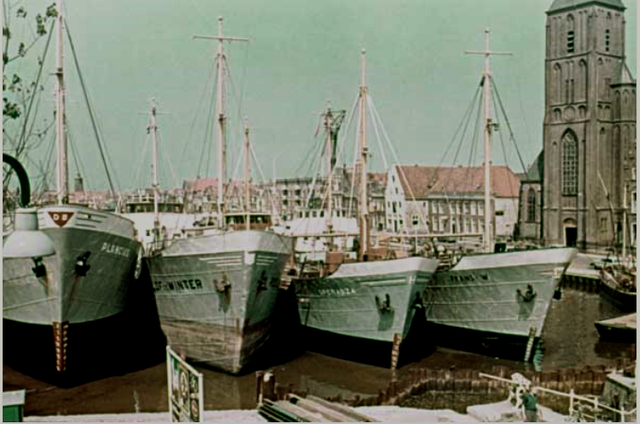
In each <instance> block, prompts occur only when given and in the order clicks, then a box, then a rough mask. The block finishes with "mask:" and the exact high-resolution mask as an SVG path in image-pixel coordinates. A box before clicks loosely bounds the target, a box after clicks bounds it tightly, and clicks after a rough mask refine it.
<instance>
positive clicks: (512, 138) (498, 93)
mask: <svg viewBox="0 0 640 424" xmlns="http://www.w3.org/2000/svg"><path fill="white" fill-rule="evenodd" d="M491 85H492V86H493V88H494V90H495V92H496V97H497V99H498V104H499V105H500V109H501V110H502V114H503V115H504V119H505V121H506V123H507V128H508V129H509V136H510V137H511V140H512V141H513V145H514V146H515V148H516V153H517V154H518V159H519V160H520V165H521V166H522V170H523V171H524V174H525V175H526V177H527V179H528V178H529V171H528V170H527V168H526V166H525V164H524V160H523V159H522V155H521V154H520V149H519V148H518V143H516V138H515V137H514V135H513V130H512V128H511V124H510V123H509V119H508V118H507V113H506V112H505V108H504V105H503V104H502V99H501V98H500V92H499V91H498V85H497V84H496V83H495V82H494V81H493V78H491Z"/></svg>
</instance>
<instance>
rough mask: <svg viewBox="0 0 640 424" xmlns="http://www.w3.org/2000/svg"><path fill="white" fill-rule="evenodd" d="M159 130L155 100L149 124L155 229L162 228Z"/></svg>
mask: <svg viewBox="0 0 640 424" xmlns="http://www.w3.org/2000/svg"><path fill="white" fill-rule="evenodd" d="M157 129H158V126H157V125H156V101H155V99H151V122H150V123H149V132H151V137H152V139H153V157H152V159H151V160H152V162H151V169H152V173H153V180H152V181H153V182H152V187H153V228H154V229H156V230H157V229H158V228H160V212H159V210H158V201H159V197H160V193H159V191H160V184H159V182H158V138H157Z"/></svg>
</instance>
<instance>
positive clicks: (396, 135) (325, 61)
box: [12, 0, 638, 189]
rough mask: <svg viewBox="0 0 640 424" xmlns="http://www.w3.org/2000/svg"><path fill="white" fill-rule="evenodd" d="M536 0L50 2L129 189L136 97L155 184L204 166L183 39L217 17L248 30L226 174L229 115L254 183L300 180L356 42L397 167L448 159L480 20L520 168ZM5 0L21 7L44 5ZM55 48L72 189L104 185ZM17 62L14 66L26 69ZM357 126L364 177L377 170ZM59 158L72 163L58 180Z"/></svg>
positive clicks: (631, 34)
mask: <svg viewBox="0 0 640 424" xmlns="http://www.w3.org/2000/svg"><path fill="white" fill-rule="evenodd" d="M551 2H552V0H526V1H513V0H482V1H481V0H446V1H445V0H441V1H435V0H349V1H344V0H323V1H306V0H234V1H230V0H225V1H222V0H109V1H104V0H67V1H66V2H65V8H66V19H67V22H68V25H69V29H70V32H71V35H72V38H73V42H74V45H75V49H76V51H77V54H78V60H79V61H80V67H81V69H82V74H83V77H84V79H85V83H86V85H87V87H88V90H89V94H90V97H91V99H92V103H93V106H94V108H95V110H96V111H97V115H98V121H99V125H100V128H101V133H102V136H103V138H104V141H105V143H106V146H107V152H108V156H109V159H110V170H111V172H112V173H113V175H114V180H115V182H116V188H117V189H134V188H140V187H148V186H150V181H151V169H150V147H149V141H148V140H149V137H148V135H147V132H146V127H147V124H148V119H149V108H150V107H149V103H150V99H151V98H155V101H156V103H157V105H158V111H159V113H160V114H159V116H158V127H159V134H160V145H161V147H160V151H161V155H160V156H161V158H160V159H161V166H160V171H161V172H160V179H161V186H162V187H163V188H170V187H177V186H181V185H182V181H183V180H185V179H194V178H196V176H211V177H213V176H215V174H216V168H215V156H214V155H213V154H214V153H215V145H214V140H215V139H214V138H213V136H211V135H210V134H211V133H210V131H209V132H207V130H206V128H207V121H206V117H207V116H210V115H211V111H210V107H209V105H210V103H211V99H212V84H211V83H208V81H210V79H211V75H212V67H213V59H214V55H215V48H216V44H215V43H214V42H213V41H205V40H194V39H193V38H192V36H193V35H195V34H203V35H206V34H209V35H214V34H216V33H217V18H218V16H223V17H224V32H225V35H231V36H237V37H248V38H249V39H250V42H249V43H248V44H246V43H231V44H225V49H226V52H227V54H228V57H229V63H230V66H231V74H232V82H233V87H234V90H233V93H232V94H230V95H229V100H230V103H229V104H230V106H229V115H230V119H231V121H230V122H231V125H230V129H229V138H230V146H229V149H230V160H229V164H228V167H229V170H230V171H229V173H230V175H233V170H234V168H235V163H236V157H237V154H235V153H233V152H235V151H236V150H237V146H239V145H240V144H239V143H241V140H242V134H241V132H240V126H239V124H238V122H239V121H237V120H235V121H234V119H237V117H238V116H246V117H247V119H248V122H249V126H250V128H251V140H252V143H253V145H254V149H255V151H256V156H257V158H258V162H259V165H260V168H261V169H262V171H263V174H264V176H265V178H272V177H273V176H274V175H275V176H277V177H278V178H281V177H293V176H303V175H309V169H310V167H309V166H308V162H306V161H305V160H306V158H307V157H308V156H309V154H310V152H311V151H313V148H314V145H315V144H316V143H317V141H318V139H317V137H315V134H316V129H317V126H318V123H319V121H320V113H321V112H322V111H323V110H324V109H325V108H326V105H327V100H331V104H332V106H333V107H334V108H335V109H347V110H350V109H351V107H352V105H353V103H354V100H355V99H356V97H357V95H358V89H359V85H360V60H361V58H360V51H361V49H362V48H366V51H367V85H368V88H369V94H370V95H371V98H372V100H373V102H374V104H375V106H376V109H377V111H378V112H379V115H380V117H381V118H382V122H383V124H384V128H385V130H386V132H387V133H388V135H389V138H390V139H391V142H392V144H393V146H394V147H395V150H396V151H397V154H398V158H399V162H400V163H402V164H424V165H439V164H441V165H443V166H452V165H454V163H453V158H452V155H451V154H449V156H447V157H446V158H445V159H443V155H444V153H445V151H446V150H447V147H448V146H449V145H450V143H452V139H453V138H454V133H455V131H456V129H457V128H458V127H459V125H460V124H461V121H462V117H463V115H464V114H465V111H466V110H467V108H468V107H469V104H470V101H471V99H472V97H473V95H474V93H475V91H476V89H477V86H478V83H479V81H480V77H481V74H482V66H483V58H482V56H472V55H465V54H464V51H465V50H481V49H483V47H484V40H483V37H484V30H485V28H490V30H491V48H492V50H496V51H508V52H512V53H513V55H512V56H496V57H494V58H493V59H492V63H491V67H492V73H493V77H494V79H495V81H496V82H497V84H498V89H499V93H500V96H501V98H502V101H503V104H504V105H505V107H506V109H507V116H508V119H509V122H510V124H511V126H512V128H513V131H514V135H515V139H516V142H517V146H518V148H519V150H520V152H521V154H522V158H523V161H524V162H525V163H526V164H527V165H528V164H530V163H531V162H532V161H533V160H534V159H535V157H536V156H537V154H538V153H539V152H540V150H541V148H542V119H543V111H544V73H543V72H544V43H545V22H546V15H545V11H546V10H547V8H548V7H549V6H550V4H551ZM12 4H13V3H12ZM16 4H23V5H24V6H25V7H26V8H27V9H28V10H33V11H34V13H35V11H36V10H43V9H44V6H45V5H48V4H50V1H43V0H31V1H20V0H16ZM625 5H626V6H627V10H626V13H625V16H626V20H627V27H626V44H627V56H628V59H627V63H628V65H629V68H630V70H631V72H632V74H633V75H634V76H635V75H637V72H636V69H637V68H636V63H637V57H636V53H637V46H636V41H635V40H636V38H637V35H636V23H637V13H638V12H637V5H636V4H635V1H631V0H626V1H625ZM65 49H66V52H65V59H66V67H67V103H68V112H67V114H68V119H69V123H70V131H71V135H72V144H73V148H74V151H76V152H77V157H78V163H79V165H78V167H79V168H80V171H81V173H82V175H83V177H84V179H85V186H86V187H88V188H90V189H101V188H106V187H107V178H106V174H105V172H104V170H103V168H102V166H101V164H100V160H99V153H98V148H97V145H96V142H95V140H94V137H93V134H92V130H91V125H90V121H89V119H88V115H87V113H86V107H85V104H84V101H83V98H82V92H81V90H80V88H79V83H78V79H77V76H76V73H75V70H74V69H73V64H72V60H71V59H72V56H71V52H70V50H69V47H68V46H67V47H65ZM27 59H28V57H27V58H25V61H26V60H27ZM51 59H52V55H51V54H50V57H49V58H48V59H47V61H48V62H49V63H50V65H49V66H48V68H46V69H48V72H47V74H48V77H47V84H48V85H47V88H46V89H45V91H44V96H45V97H44V99H43V101H42V107H41V112H42V113H41V116H40V117H39V118H38V119H40V120H41V121H42V122H43V121H44V120H47V119H48V120H49V121H50V120H51V109H52V107H53V97H52V92H53V77H52V76H51V75H50V73H51V72H52V70H53V61H51ZM18 66H20V67H24V68H23V69H28V67H29V65H28V63H26V62H25V63H22V64H19V65H18ZM49 87H50V88H49ZM46 96H50V97H48V98H47V97H46ZM502 128H503V129H502V130H501V131H502V133H503V134H502V135H503V137H506V135H507V133H506V131H505V128H506V127H505V126H502ZM352 132H353V131H352ZM370 133H371V135H370V136H369V137H370V140H371V141H370V146H371V148H372V150H373V164H372V170H374V171H382V170H383V168H384V166H383V164H382V162H381V154H380V153H376V147H377V142H375V141H373V138H374V133H373V132H372V130H370ZM208 134H209V135H208ZM494 141H495V142H494V152H493V155H494V159H495V160H494V163H504V157H505V156H506V157H507V162H508V164H509V165H510V166H511V167H512V168H513V169H514V171H516V172H522V166H521V165H520V163H519V161H518V160H517V156H516V154H515V150H514V148H513V146H512V145H511V143H509V142H508V139H507V138H505V143H506V144H507V149H506V154H505V153H503V151H502V149H501V148H500V144H501V143H500V141H499V140H498V139H496V140H494ZM47 143H48V144H47ZM47 143H45V144H43V146H42V147H41V148H40V149H39V150H38V151H37V152H34V154H33V156H34V157H33V158H32V159H31V161H30V162H29V163H28V164H27V170H28V171H30V172H34V173H35V172H37V171H35V170H32V169H30V167H31V168H33V161H35V160H46V158H47V157H48V153H47V152H49V151H50V150H49V148H48V147H47V146H48V145H50V144H51V143H53V136H52V135H51V137H49V139H48V142H47ZM468 143H470V141H469V142H468ZM204 146H207V147H206V149H208V150H205V149H204ZM479 148H480V147H479ZM454 150H455V149H454ZM207 151H209V153H207ZM349 154H350V155H351V153H349ZM468 156H469V155H468V147H466V144H465V145H463V148H462V153H461V154H460V157H459V159H458V163H462V164H465V163H467V162H468V159H467V157H468ZM463 157H464V159H462V158H463ZM476 159H477V160H476V162H477V163H478V164H479V163H480V161H481V159H480V158H479V157H478V158H476ZM344 161H347V159H344ZM348 161H349V162H350V161H351V159H350V158H349V159H348ZM75 162H76V161H75V160H74V159H73V157H72V159H71V161H70V176H71V180H73V176H74V175H75V174H76V172H77V171H76V168H77V166H76V163H75ZM51 181H54V180H53V179H51Z"/></svg>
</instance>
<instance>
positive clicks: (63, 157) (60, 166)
mask: <svg viewBox="0 0 640 424" xmlns="http://www.w3.org/2000/svg"><path fill="white" fill-rule="evenodd" d="M56 9H57V12H58V16H57V17H56V20H57V21H58V23H57V25H56V41H57V48H56V70H55V75H56V85H55V101H56V145H57V168H56V189H57V196H58V204H59V205H65V204H68V203H69V165H68V163H67V137H66V134H65V131H64V121H65V108H64V100H65V99H64V69H63V66H64V61H63V55H62V47H63V41H64V40H63V28H62V25H63V22H64V19H63V16H62V0H57V1H56Z"/></svg>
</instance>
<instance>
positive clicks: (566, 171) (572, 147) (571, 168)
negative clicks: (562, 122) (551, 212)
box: [562, 131, 578, 196]
mask: <svg viewBox="0 0 640 424" xmlns="http://www.w3.org/2000/svg"><path fill="white" fill-rule="evenodd" d="M562 194H563V195H565V196H575V195H576V194H578V140H577V139H576V136H575V134H574V133H573V132H571V131H567V132H566V133H565V135H564V136H563V137H562Z"/></svg>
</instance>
